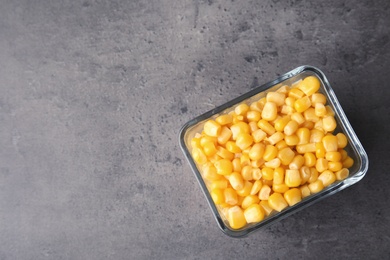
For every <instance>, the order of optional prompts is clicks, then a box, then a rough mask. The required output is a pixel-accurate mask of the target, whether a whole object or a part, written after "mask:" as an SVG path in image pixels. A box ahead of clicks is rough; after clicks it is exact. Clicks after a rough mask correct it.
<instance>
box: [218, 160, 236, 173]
mask: <svg viewBox="0 0 390 260" xmlns="http://www.w3.org/2000/svg"><path fill="white" fill-rule="evenodd" d="M214 166H215V168H216V169H217V173H218V174H220V175H229V174H231V173H232V172H233V164H232V162H231V161H230V160H228V159H221V160H219V161H216V162H215V163H214Z"/></svg>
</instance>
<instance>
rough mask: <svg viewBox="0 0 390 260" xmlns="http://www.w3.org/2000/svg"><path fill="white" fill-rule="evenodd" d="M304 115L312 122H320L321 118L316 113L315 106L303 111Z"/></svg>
mask: <svg viewBox="0 0 390 260" xmlns="http://www.w3.org/2000/svg"><path fill="white" fill-rule="evenodd" d="M303 116H304V117H305V119H306V121H311V122H314V123H315V122H318V121H319V120H320V118H319V117H318V116H317V115H316V112H315V110H314V108H312V107H310V108H308V109H306V110H305V112H303Z"/></svg>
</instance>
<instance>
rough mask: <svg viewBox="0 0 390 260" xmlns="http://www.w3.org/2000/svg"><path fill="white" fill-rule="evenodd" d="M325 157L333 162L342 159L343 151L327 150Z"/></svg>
mask: <svg viewBox="0 0 390 260" xmlns="http://www.w3.org/2000/svg"><path fill="white" fill-rule="evenodd" d="M325 159H327V160H328V161H331V162H339V161H341V153H339V152H326V154H325Z"/></svg>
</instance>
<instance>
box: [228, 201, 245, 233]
mask: <svg viewBox="0 0 390 260" xmlns="http://www.w3.org/2000/svg"><path fill="white" fill-rule="evenodd" d="M227 219H228V221H229V225H230V227H231V228H233V229H239V228H242V227H244V226H245V225H246V224H247V223H246V220H245V215H244V212H243V211H242V209H241V207H239V206H234V207H231V208H230V209H229V210H228V214H227Z"/></svg>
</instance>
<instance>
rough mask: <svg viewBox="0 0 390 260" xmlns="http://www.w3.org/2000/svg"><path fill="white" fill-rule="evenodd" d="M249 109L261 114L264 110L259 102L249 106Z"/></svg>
mask: <svg viewBox="0 0 390 260" xmlns="http://www.w3.org/2000/svg"><path fill="white" fill-rule="evenodd" d="M249 108H250V110H252V111H257V112H260V113H261V111H262V110H263V106H262V105H261V104H260V103H259V102H257V101H255V102H253V103H252V104H251V105H250V106H249Z"/></svg>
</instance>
